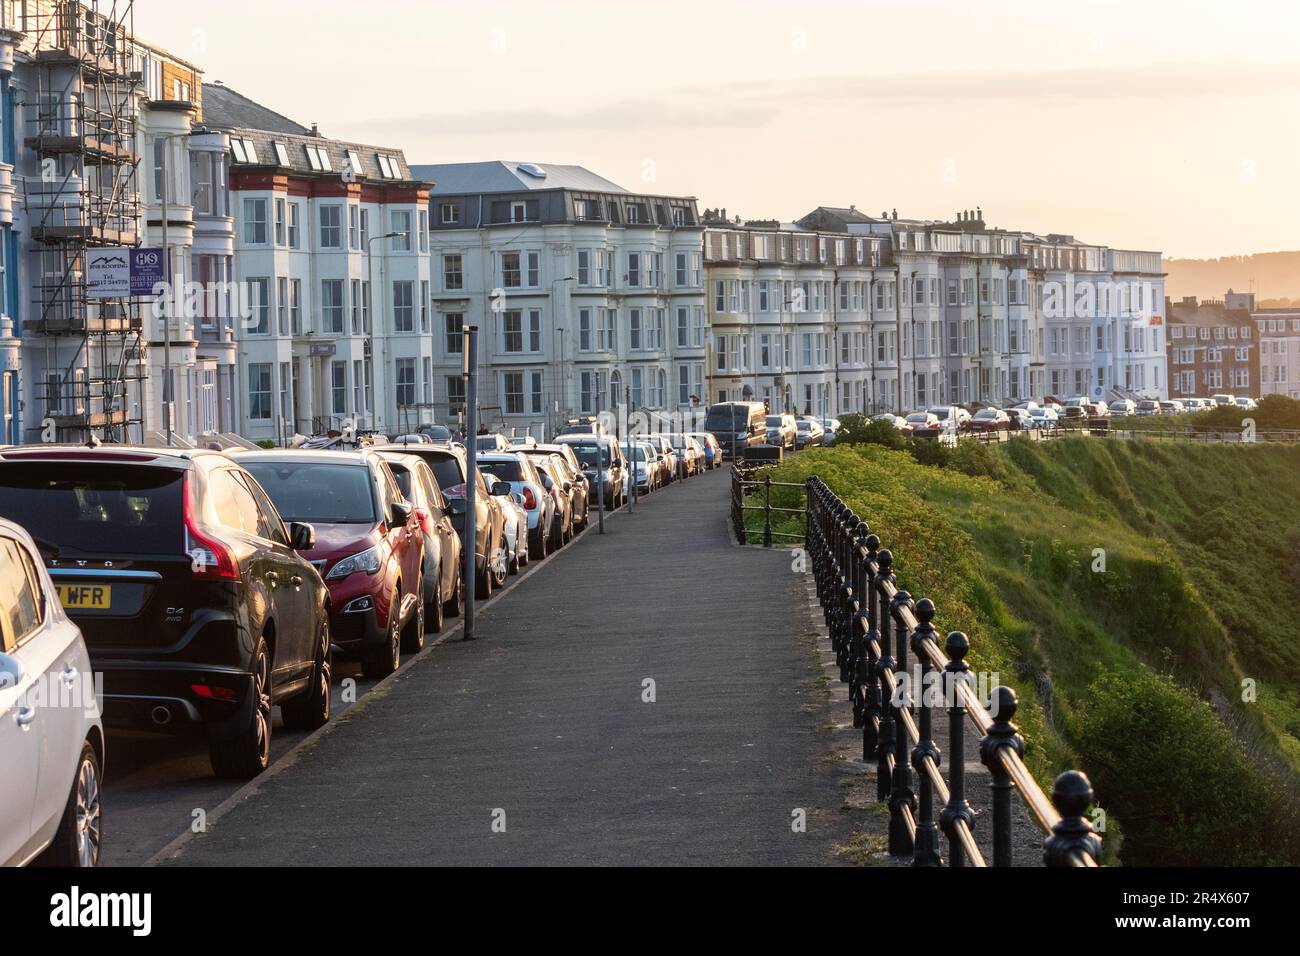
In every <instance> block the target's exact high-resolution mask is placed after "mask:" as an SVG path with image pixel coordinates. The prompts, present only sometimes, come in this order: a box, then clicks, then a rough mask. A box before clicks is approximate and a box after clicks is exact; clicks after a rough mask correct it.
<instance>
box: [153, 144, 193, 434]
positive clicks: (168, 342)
mask: <svg viewBox="0 0 1300 956" xmlns="http://www.w3.org/2000/svg"><path fill="white" fill-rule="evenodd" d="M189 135H190V134H189V132H188V131H187V132H184V133H168V134H167V135H165V136H155V137H154V142H155V143H157V142H163V143H171V141H172V140H174V139H185V138H186V137H188V136H189ZM170 159H171V147H170V146H166V147H164V148H163V154H162V190H161V191H160V192H161V195H159V197H158V198H159V200H160V201H161V203H162V247H163V248H162V254H163V295H162V301H163V310H162V312H163V314H162V320H163V416H164V417H165V418H166V420H167V429H166V430H167V447H168V448H170V447H171V445H172V436H173V434H174V432H175V431H176V423H175V421H174V417H175V416H174V413H173V408H172V406H173V405H174V404H175V400H176V399H175V395H173V391H174V390H173V388H172V325H171V309H170V308H169V304H170V297H171V294H172V287H171V282H172V251H171V247H170V246H169V245H168V244H167V225H168V220H169V219H170V218H171V204H170V202H169V201H168V192H169V190H170V189H171V163H170Z"/></svg>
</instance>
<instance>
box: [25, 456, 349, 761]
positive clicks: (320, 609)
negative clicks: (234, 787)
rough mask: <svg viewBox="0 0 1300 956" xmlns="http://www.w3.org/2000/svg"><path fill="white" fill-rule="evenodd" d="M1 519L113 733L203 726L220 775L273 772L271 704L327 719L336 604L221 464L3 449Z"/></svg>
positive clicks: (246, 484)
mask: <svg viewBox="0 0 1300 956" xmlns="http://www.w3.org/2000/svg"><path fill="white" fill-rule="evenodd" d="M0 516H4V517H6V518H9V519H11V520H21V521H22V522H23V523H24V525H25V526H26V528H27V530H28V531H29V532H30V534H31V536H32V539H33V541H34V542H35V544H36V546H37V549H38V550H39V551H40V553H41V557H42V558H43V560H44V561H45V564H46V566H47V567H48V568H49V571H50V577H51V578H52V579H53V580H54V581H55V584H56V588H57V591H58V596H59V598H60V600H61V603H62V604H63V606H64V608H65V609H66V610H67V614H68V616H69V617H70V618H71V619H72V620H73V621H74V622H75V623H76V624H77V625H78V626H79V627H80V628H81V632H82V634H83V635H84V637H85V641H86V645H87V647H88V648H89V651H90V660H91V665H92V666H93V668H94V671H95V672H96V673H102V674H103V686H104V695H103V706H104V711H105V718H106V720H107V721H108V722H110V723H119V724H120V723H127V724H136V725H139V726H144V727H151V728H155V729H163V728H166V729H167V730H168V731H169V732H170V731H174V730H176V729H178V728H182V727H186V726H195V727H199V728H202V729H204V730H206V732H207V736H208V744H209V753H210V756H211V761H212V767H213V770H214V771H215V772H216V773H217V774H218V775H219V776H223V777H241V778H248V777H252V776H255V775H256V774H258V773H260V772H261V771H262V770H264V769H265V768H266V766H267V764H268V763H269V760H270V741H271V708H272V706H274V705H276V704H279V705H280V708H281V714H282V716H283V718H284V722H285V724H286V725H287V726H289V727H294V728H315V727H319V726H321V725H322V724H324V723H325V722H326V721H327V720H328V719H329V702H330V688H329V677H330V660H329V649H330V621H329V615H328V611H327V603H328V600H329V593H328V591H327V590H326V588H325V585H324V584H323V583H322V582H321V579H320V576H319V575H318V574H317V573H316V571H315V569H314V568H313V567H312V566H311V565H310V564H309V563H308V562H307V561H305V560H304V559H303V558H302V557H300V556H299V555H298V554H297V553H296V550H295V549H296V548H301V547H308V546H310V545H311V544H312V543H314V541H315V535H316V532H315V530H314V529H313V527H312V526H311V525H310V524H305V523H301V522H294V523H292V524H290V525H289V527H288V528H286V527H285V524H284V522H283V521H282V520H281V517H280V515H279V513H278V512H277V511H276V509H275V507H274V506H273V505H272V504H271V502H270V500H269V499H268V498H267V496H266V493H265V492H264V491H263V490H262V489H261V487H259V485H258V483H257V482H256V481H254V480H253V478H252V477H251V476H250V475H249V474H248V472H246V471H245V470H244V469H243V468H241V467H240V466H239V465H238V464H236V463H235V462H233V461H232V460H231V459H230V458H228V457H226V456H225V455H224V454H222V453H220V452H212V451H180V450H159V449H146V448H133V447H129V446H113V447H111V448H87V447H80V448H72V447H57V446H47V447H39V448H38V447H27V448H11V449H6V450H4V451H3V452H0Z"/></svg>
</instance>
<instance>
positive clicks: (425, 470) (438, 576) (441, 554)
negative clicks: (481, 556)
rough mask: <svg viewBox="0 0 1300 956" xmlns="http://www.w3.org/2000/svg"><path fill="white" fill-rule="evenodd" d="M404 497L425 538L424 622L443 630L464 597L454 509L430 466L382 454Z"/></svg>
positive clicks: (411, 458) (411, 457)
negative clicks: (447, 618)
mask: <svg viewBox="0 0 1300 956" xmlns="http://www.w3.org/2000/svg"><path fill="white" fill-rule="evenodd" d="M380 455H381V456H382V457H383V459H384V461H386V462H388V467H389V470H391V471H392V473H393V477H394V478H395V479H396V480H397V486H398V488H400V489H401V491H402V496H403V497H404V498H406V500H407V501H409V502H410V503H411V504H412V505H414V507H415V517H416V520H417V521H419V523H420V533H421V534H422V535H423V536H424V622H425V625H426V626H427V627H428V629H429V630H430V631H432V632H433V633H435V634H437V633H439V632H441V631H442V625H443V619H444V617H446V616H448V615H449V616H451V617H459V616H460V612H461V603H462V600H463V594H464V591H463V589H464V582H463V580H462V571H461V568H462V567H463V565H464V562H463V560H462V554H461V545H460V535H459V534H457V533H456V527H455V525H453V524H452V522H451V507H450V505H448V503H447V499H446V498H444V497H443V496H442V491H441V490H440V489H439V488H438V479H437V478H435V477H434V474H433V469H432V468H430V467H429V465H428V463H427V462H426V461H425V460H424V459H423V458H419V457H417V456H415V455H399V454H397V453H396V452H391V451H389V452H380Z"/></svg>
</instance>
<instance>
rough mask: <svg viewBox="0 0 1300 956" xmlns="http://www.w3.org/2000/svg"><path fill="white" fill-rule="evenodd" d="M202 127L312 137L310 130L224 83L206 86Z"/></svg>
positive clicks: (204, 89) (204, 88) (206, 84)
mask: <svg viewBox="0 0 1300 956" xmlns="http://www.w3.org/2000/svg"><path fill="white" fill-rule="evenodd" d="M203 125H205V126H213V127H216V128H218V129H260V130H266V131H268V132H273V133H290V134H297V135H299V136H310V135H311V129H310V128H309V127H306V126H303V125H302V124H301V123H295V122H294V121H293V120H291V119H289V118H288V117H287V116H283V115H281V114H279V113H277V112H275V110H272V109H268V108H267V107H265V106H263V105H262V104H261V103H255V102H253V101H252V100H250V99H249V98H248V97H247V96H244V95H243V94H242V93H238V92H236V91H235V90H232V89H231V88H230V87H228V86H226V85H225V84H224V83H204V84H203Z"/></svg>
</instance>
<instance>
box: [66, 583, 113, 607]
mask: <svg viewBox="0 0 1300 956" xmlns="http://www.w3.org/2000/svg"><path fill="white" fill-rule="evenodd" d="M55 588H56V589H57V590H58V592H59V603H60V604H62V605H63V607H64V608H65V609H66V610H69V611H107V610H109V609H110V608H111V607H112V606H113V586H112V585H111V584H58V585H55Z"/></svg>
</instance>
